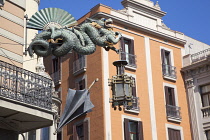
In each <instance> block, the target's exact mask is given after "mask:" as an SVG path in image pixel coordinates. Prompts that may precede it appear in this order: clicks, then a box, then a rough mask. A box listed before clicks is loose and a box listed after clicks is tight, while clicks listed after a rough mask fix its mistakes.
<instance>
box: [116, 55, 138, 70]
mask: <svg viewBox="0 0 210 140" xmlns="http://www.w3.org/2000/svg"><path fill="white" fill-rule="evenodd" d="M120 59H121V60H126V61H127V62H128V64H127V66H130V67H134V68H136V55H133V54H129V53H126V52H120Z"/></svg>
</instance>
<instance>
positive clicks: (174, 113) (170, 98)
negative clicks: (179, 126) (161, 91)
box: [165, 86, 181, 120]
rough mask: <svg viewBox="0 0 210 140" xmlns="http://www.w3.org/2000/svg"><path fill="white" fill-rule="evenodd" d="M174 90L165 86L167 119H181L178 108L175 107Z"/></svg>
mask: <svg viewBox="0 0 210 140" xmlns="http://www.w3.org/2000/svg"><path fill="white" fill-rule="evenodd" d="M175 99H176V98H175V93H174V88H173V87H169V86H165V100H166V113H167V117H168V118H173V119H178V120H180V119H181V115H180V107H178V106H177V105H176V100H175Z"/></svg>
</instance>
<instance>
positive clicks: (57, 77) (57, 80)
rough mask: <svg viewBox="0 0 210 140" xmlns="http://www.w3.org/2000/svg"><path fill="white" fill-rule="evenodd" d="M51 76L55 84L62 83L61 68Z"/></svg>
mask: <svg viewBox="0 0 210 140" xmlns="http://www.w3.org/2000/svg"><path fill="white" fill-rule="evenodd" d="M51 78H52V80H53V82H54V84H55V85H60V84H61V70H58V71H56V72H54V73H52V74H51Z"/></svg>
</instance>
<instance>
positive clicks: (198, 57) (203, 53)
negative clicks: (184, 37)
mask: <svg viewBox="0 0 210 140" xmlns="http://www.w3.org/2000/svg"><path fill="white" fill-rule="evenodd" d="M208 56H210V48H208V49H205V50H203V51H200V52H197V53H194V54H192V55H191V60H192V63H195V62H198V61H201V60H203V59H206V57H208Z"/></svg>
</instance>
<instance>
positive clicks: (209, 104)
mask: <svg viewBox="0 0 210 140" xmlns="http://www.w3.org/2000/svg"><path fill="white" fill-rule="evenodd" d="M200 91H201V100H202V106H203V108H202V109H201V111H202V113H203V117H210V84H208V85H204V86H201V87H200Z"/></svg>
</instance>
